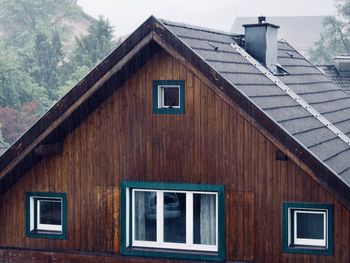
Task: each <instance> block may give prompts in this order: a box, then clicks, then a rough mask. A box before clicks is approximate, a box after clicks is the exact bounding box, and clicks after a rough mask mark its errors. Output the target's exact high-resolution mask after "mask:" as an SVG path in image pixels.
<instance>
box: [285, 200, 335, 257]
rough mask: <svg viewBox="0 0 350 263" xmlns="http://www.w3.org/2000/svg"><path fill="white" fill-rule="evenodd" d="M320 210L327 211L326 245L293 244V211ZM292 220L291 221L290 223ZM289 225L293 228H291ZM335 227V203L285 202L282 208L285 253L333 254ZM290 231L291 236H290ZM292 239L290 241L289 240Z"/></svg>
mask: <svg viewBox="0 0 350 263" xmlns="http://www.w3.org/2000/svg"><path fill="white" fill-rule="evenodd" d="M299 209H300V210H306V211H307V210H308V209H310V210H320V211H327V217H326V220H327V221H326V224H327V233H326V244H327V245H326V247H318V246H301V245H293V239H294V236H293V232H294V231H293V227H294V222H293V220H294V219H293V216H292V214H293V212H290V211H295V210H299ZM289 221H290V223H289ZM289 227H290V228H291V230H289ZM333 229H334V219H333V205H332V204H320V203H292V202H284V203H283V208H282V247H283V253H292V254H314V255H324V256H332V255H333V250H334V248H333V247H334V242H333ZM289 233H291V236H290V237H289V236H288V235H289ZM289 240H290V242H289Z"/></svg>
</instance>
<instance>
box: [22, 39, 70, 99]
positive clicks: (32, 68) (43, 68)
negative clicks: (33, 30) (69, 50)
mask: <svg viewBox="0 0 350 263" xmlns="http://www.w3.org/2000/svg"><path fill="white" fill-rule="evenodd" d="M24 61H25V62H24V63H23V67H24V70H25V71H26V72H29V73H30V75H31V77H32V78H33V80H34V81H35V82H36V83H37V84H38V85H39V86H40V87H43V88H44V89H45V90H46V92H47V94H48V99H49V100H51V101H55V100H57V89H58V87H59V86H60V84H61V78H62V75H61V66H62V64H63V61H64V55H63V51H62V43H61V40H60V36H59V34H57V33H56V34H54V35H53V37H52V38H51V39H50V38H49V37H48V35H47V34H45V33H38V34H37V35H36V39H35V46H34V49H33V50H32V52H31V53H30V54H28V55H26V56H25V59H24Z"/></svg>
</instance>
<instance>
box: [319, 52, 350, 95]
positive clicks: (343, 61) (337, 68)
mask: <svg viewBox="0 0 350 263" xmlns="http://www.w3.org/2000/svg"><path fill="white" fill-rule="evenodd" d="M316 67H317V68H318V69H319V70H321V71H322V73H324V74H325V75H326V76H327V77H328V78H330V79H331V80H333V81H334V83H335V84H337V85H338V86H339V87H341V88H342V89H343V90H344V91H345V92H346V93H347V94H349V95H350V57H349V56H344V55H342V56H336V57H335V58H334V65H316Z"/></svg>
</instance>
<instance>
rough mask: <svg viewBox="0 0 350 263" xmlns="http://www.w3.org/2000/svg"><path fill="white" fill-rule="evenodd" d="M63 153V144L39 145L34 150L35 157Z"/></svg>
mask: <svg viewBox="0 0 350 263" xmlns="http://www.w3.org/2000/svg"><path fill="white" fill-rule="evenodd" d="M62 151H63V143H61V142H60V143H53V144H41V145H39V146H37V147H36V148H35V150H34V153H35V154H36V155H55V154H60V153H62Z"/></svg>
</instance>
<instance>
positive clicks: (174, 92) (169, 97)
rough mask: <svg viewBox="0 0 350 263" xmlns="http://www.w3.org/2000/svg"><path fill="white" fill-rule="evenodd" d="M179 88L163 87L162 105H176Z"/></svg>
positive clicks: (177, 103) (177, 104) (178, 103)
mask: <svg viewBox="0 0 350 263" xmlns="http://www.w3.org/2000/svg"><path fill="white" fill-rule="evenodd" d="M179 90H180V89H179V88H175V87H174V88H170V87H169V88H163V95H164V106H171V107H176V106H179V105H180V102H179Z"/></svg>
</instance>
